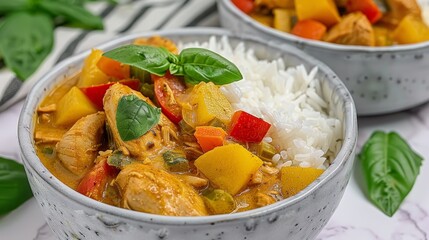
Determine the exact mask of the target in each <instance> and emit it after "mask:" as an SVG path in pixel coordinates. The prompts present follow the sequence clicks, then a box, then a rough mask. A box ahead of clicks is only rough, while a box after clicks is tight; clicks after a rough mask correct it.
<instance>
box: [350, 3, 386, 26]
mask: <svg viewBox="0 0 429 240" xmlns="http://www.w3.org/2000/svg"><path fill="white" fill-rule="evenodd" d="M346 9H347V12H356V11H360V12H362V13H363V14H365V16H366V17H367V18H368V20H369V21H370V22H371V23H376V22H377V21H378V20H380V18H381V17H382V16H383V13H382V12H381V10H380V8H379V7H378V6H377V4H376V3H375V2H374V0H348V1H347V4H346Z"/></svg>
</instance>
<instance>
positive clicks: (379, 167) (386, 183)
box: [359, 131, 423, 216]
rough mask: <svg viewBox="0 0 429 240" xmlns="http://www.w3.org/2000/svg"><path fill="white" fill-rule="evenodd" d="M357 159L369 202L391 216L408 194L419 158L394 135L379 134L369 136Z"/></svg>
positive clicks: (419, 164)
mask: <svg viewBox="0 0 429 240" xmlns="http://www.w3.org/2000/svg"><path fill="white" fill-rule="evenodd" d="M359 158H360V160H361V161H362V167H363V172H364V175H365V179H366V186H367V188H368V195H369V196H368V197H369V199H370V200H371V201H372V202H373V203H374V204H375V205H376V206H377V207H378V208H379V209H381V210H382V211H383V212H384V213H385V214H386V215H388V216H392V215H393V214H394V213H395V212H396V210H398V208H399V206H400V204H401V203H402V201H403V200H404V198H405V197H406V196H407V194H408V193H409V192H410V191H411V189H412V187H413V185H414V182H415V181H416V178H417V175H418V174H419V171H420V166H421V165H422V160H423V158H422V157H421V156H420V155H418V154H417V153H415V152H414V151H413V150H412V149H411V147H410V146H409V145H408V144H407V142H406V141H405V140H404V139H402V138H401V136H399V135H398V134H397V133H395V132H390V133H385V132H381V131H376V132H374V133H373V134H372V136H371V137H370V139H369V140H368V141H367V142H366V143H365V145H364V146H363V148H362V151H361V153H360V154H359Z"/></svg>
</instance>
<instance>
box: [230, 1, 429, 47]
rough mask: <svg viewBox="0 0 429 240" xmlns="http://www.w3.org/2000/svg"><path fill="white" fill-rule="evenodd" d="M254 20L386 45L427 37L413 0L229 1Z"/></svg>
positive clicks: (314, 35)
mask: <svg viewBox="0 0 429 240" xmlns="http://www.w3.org/2000/svg"><path fill="white" fill-rule="evenodd" d="M232 2H233V3H234V4H235V5H236V6H237V7H238V8H239V9H241V10H242V11H243V12H245V13H247V14H249V15H250V16H251V17H252V18H253V19H255V20H256V21H258V22H260V23H262V24H264V25H266V26H269V27H273V28H275V29H277V30H280V31H283V32H287V33H291V34H294V35H297V36H300V37H303V38H308V39H313V40H321V41H326V42H331V43H336V44H344V45H361V46H390V45H394V44H412V43H418V42H423V41H428V40H429V27H428V26H427V25H426V24H425V22H424V21H423V18H422V10H421V9H420V6H419V4H418V3H417V1H416V0H317V1H314V0H284V1H283V0H282V1H280V0H232Z"/></svg>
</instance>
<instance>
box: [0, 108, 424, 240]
mask: <svg viewBox="0 0 429 240" xmlns="http://www.w3.org/2000/svg"><path fill="white" fill-rule="evenodd" d="M22 104H23V103H22V102H19V103H18V104H15V105H14V106H12V107H11V108H10V109H8V110H7V111H5V112H1V113H0V129H1V130H0V155H1V156H6V157H9V158H13V159H19V145H18V139H17V122H18V117H19V113H20V110H21V108H22ZM374 130H384V131H397V132H398V133H399V134H401V135H402V136H403V137H404V138H405V139H406V140H407V141H408V142H409V143H410V144H411V145H412V147H413V148H414V149H415V150H416V151H417V152H418V153H420V155H422V156H423V157H424V158H425V159H426V160H425V161H424V162H423V166H422V168H421V173H420V175H419V177H418V178H417V182H416V184H415V185H414V188H413V190H412V191H411V192H410V194H409V195H408V197H407V198H406V199H405V201H404V202H403V204H402V206H401V208H400V209H399V210H398V212H396V214H395V215H394V216H393V217H391V218H390V217H387V216H386V215H384V214H383V213H382V212H380V211H379V210H378V209H376V208H375V207H374V206H373V205H372V204H371V203H370V202H369V201H368V199H367V198H366V197H365V195H364V194H363V192H362V190H361V188H360V184H361V182H362V178H361V174H360V173H359V169H360V166H359V165H358V163H359V162H358V161H356V163H357V164H355V168H354V172H353V175H352V177H351V180H350V183H349V185H348V187H347V190H346V192H345V195H344V197H343V198H342V201H341V202H340V205H339V207H338V209H337V210H336V212H335V213H334V215H333V217H332V218H331V219H330V221H329V222H328V224H327V225H326V227H325V228H324V229H323V230H322V232H321V233H320V234H319V236H318V237H317V240H344V239H346V240H427V239H429V188H428V183H429V163H428V162H427V161H428V159H429V147H428V143H429V141H428V139H429V104H427V105H424V106H421V107H419V108H417V109H413V110H409V111H405V112H401V113H397V114H391V115H386V116H379V117H371V118H361V119H359V141H358V151H359V150H360V148H361V146H362V144H363V143H364V142H365V141H366V139H367V138H368V137H369V136H370V135H371V133H372V132H373V131H374ZM0 239H1V240H30V239H31V240H53V239H56V238H55V236H54V235H53V232H52V231H51V230H50V228H49V227H48V226H47V225H46V223H45V221H44V218H43V216H42V213H41V211H40V209H39V206H38V204H37V202H36V201H35V199H34V198H32V199H30V200H28V201H27V202H26V203H25V204H23V205H22V206H21V207H19V208H18V209H16V210H15V211H13V212H11V213H9V214H8V215H5V216H1V217H0Z"/></svg>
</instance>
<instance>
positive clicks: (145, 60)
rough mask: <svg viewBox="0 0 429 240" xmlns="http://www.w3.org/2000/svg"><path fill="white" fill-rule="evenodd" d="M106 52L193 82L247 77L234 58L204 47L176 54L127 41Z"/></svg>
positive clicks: (106, 54)
mask: <svg viewBox="0 0 429 240" xmlns="http://www.w3.org/2000/svg"><path fill="white" fill-rule="evenodd" d="M103 55H104V56H105V57H108V58H111V59H114V60H116V61H118V62H121V63H124V64H127V65H130V66H133V67H137V68H139V69H141V70H145V71H148V72H150V73H152V74H155V75H158V76H163V75H164V74H165V73H166V72H167V70H169V71H170V73H171V74H173V75H177V76H184V79H185V81H186V82H187V83H190V84H197V83H199V82H213V83H214V84H216V85H223V84H228V83H232V82H235V81H238V80H241V79H242V78H243V76H242V75H241V73H240V70H238V68H237V66H235V65H234V64H233V63H232V62H230V61H229V60H227V59H226V58H224V57H222V56H220V55H219V54H217V53H215V52H212V51H210V50H207V49H203V48H187V49H184V50H183V51H182V52H181V53H180V54H179V55H175V54H172V53H170V52H168V51H167V50H166V49H165V48H162V47H153V46H137V45H126V46H122V47H119V48H116V49H113V50H111V51H108V52H106V53H104V54H103Z"/></svg>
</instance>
